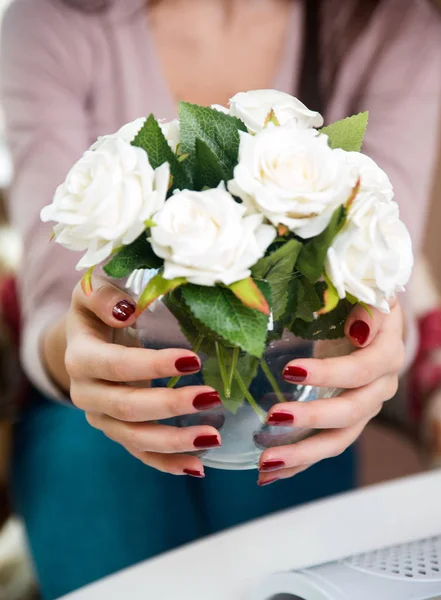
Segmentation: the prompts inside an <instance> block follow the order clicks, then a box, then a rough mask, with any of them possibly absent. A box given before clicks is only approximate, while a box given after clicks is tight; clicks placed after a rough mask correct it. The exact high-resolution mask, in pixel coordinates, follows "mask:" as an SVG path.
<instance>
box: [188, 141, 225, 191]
mask: <svg viewBox="0 0 441 600" xmlns="http://www.w3.org/2000/svg"><path fill="white" fill-rule="evenodd" d="M227 179H228V177H227V175H226V174H225V172H224V170H223V168H222V166H221V164H220V163H219V161H218V159H217V156H216V155H215V154H214V152H213V151H212V150H211V149H210V147H209V146H207V144H206V143H205V142H203V141H202V140H200V139H199V138H197V139H196V166H195V178H194V187H195V189H196V190H202V189H204V188H205V187H207V188H209V189H210V188H215V187H217V186H218V185H219V183H220V182H221V181H227Z"/></svg>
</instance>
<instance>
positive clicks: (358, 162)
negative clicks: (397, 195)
mask: <svg viewBox="0 0 441 600" xmlns="http://www.w3.org/2000/svg"><path fill="white" fill-rule="evenodd" d="M335 152H336V153H338V154H340V155H341V157H342V159H343V160H344V161H345V162H346V164H347V165H348V166H349V167H350V168H351V170H352V173H353V176H354V181H355V180H357V179H358V178H360V190H359V192H358V194H357V199H356V203H357V204H358V203H364V202H366V201H367V199H368V198H369V197H370V196H375V198H377V199H378V200H380V201H381V202H390V201H391V200H393V197H394V188H393V186H392V183H391V182H390V179H389V177H388V176H387V175H386V173H385V172H384V171H383V169H380V167H379V166H378V165H377V163H376V162H375V161H373V160H372V158H369V156H366V154H362V153H361V152H345V151H344V150H340V149H337V150H335Z"/></svg>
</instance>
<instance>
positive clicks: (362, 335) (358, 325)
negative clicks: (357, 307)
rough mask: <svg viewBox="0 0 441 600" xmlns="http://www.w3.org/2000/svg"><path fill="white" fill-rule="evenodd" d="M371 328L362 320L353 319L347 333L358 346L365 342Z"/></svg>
mask: <svg viewBox="0 0 441 600" xmlns="http://www.w3.org/2000/svg"><path fill="white" fill-rule="evenodd" d="M370 332H371V330H370V328H369V325H368V324H367V323H365V322H364V321H354V323H352V325H351V328H350V329H349V335H350V336H351V337H352V338H354V340H356V341H357V342H358V343H359V344H360V346H363V344H364V343H365V342H366V340H367V339H368V337H369V334H370Z"/></svg>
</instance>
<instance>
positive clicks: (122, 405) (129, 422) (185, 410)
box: [65, 281, 221, 477]
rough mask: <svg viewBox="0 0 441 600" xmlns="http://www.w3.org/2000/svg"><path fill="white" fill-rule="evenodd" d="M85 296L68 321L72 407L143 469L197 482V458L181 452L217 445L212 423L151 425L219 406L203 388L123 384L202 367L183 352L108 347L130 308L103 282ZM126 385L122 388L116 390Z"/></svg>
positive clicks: (76, 299)
mask: <svg viewBox="0 0 441 600" xmlns="http://www.w3.org/2000/svg"><path fill="white" fill-rule="evenodd" d="M95 286H96V289H95V291H94V292H93V293H92V294H91V295H90V296H86V295H85V294H84V293H83V291H82V289H81V286H80V284H78V285H77V286H76V288H75V290H74V293H73V296H72V304H71V308H70V310H69V313H68V318H67V327H66V329H67V348H66V354H65V366H66V370H67V373H68V375H69V378H70V394H71V399H72V402H73V404H74V405H75V406H76V407H77V408H79V409H81V410H84V411H85V413H86V419H87V421H88V422H89V423H90V425H92V427H95V428H97V429H100V430H101V431H102V432H103V433H104V434H105V435H106V436H107V437H109V438H110V439H112V440H114V441H116V442H118V443H119V444H121V445H122V446H124V448H126V449H127V450H128V451H129V452H130V453H131V454H133V456H135V457H136V458H138V459H140V460H141V461H142V462H144V463H145V464H146V465H149V466H151V467H154V468H155V469H159V470H160V471H164V472H167V473H172V474H174V475H184V474H187V475H193V476H196V477H203V474H204V470H203V465H202V463H201V461H200V459H199V458H197V457H196V456H190V455H187V454H185V453H186V452H194V451H196V450H200V449H203V448H212V447H216V446H219V445H220V444H221V438H220V434H219V432H218V431H217V430H216V429H215V428H214V427H210V426H198V427H187V428H177V427H171V426H168V425H163V424H158V423H156V421H160V420H162V419H168V418H170V417H175V416H178V415H187V414H191V413H197V412H199V411H201V410H207V409H209V408H213V407H214V406H218V405H220V403H221V402H220V398H219V395H218V394H217V392H216V391H215V390H213V389H212V388H210V387H208V386H193V387H182V388H179V389H168V388H159V387H156V388H152V387H137V386H136V385H133V384H130V383H129V382H136V381H140V382H141V381H142V382H144V385H145V382H149V381H151V380H152V379H157V378H162V377H173V376H175V375H188V374H191V373H196V372H197V371H199V369H200V361H199V358H198V357H197V355H196V354H194V353H193V352H191V351H190V350H185V349H166V350H149V349H146V348H128V347H125V346H120V345H118V344H115V343H112V339H113V331H112V329H115V328H123V327H127V326H130V325H133V323H134V321H135V303H134V301H133V299H132V298H131V297H130V296H128V295H127V294H125V293H123V292H121V291H120V290H119V289H118V288H116V287H114V286H112V285H110V284H109V283H107V282H104V281H101V282H95ZM124 383H126V384H127V385H122V384H124Z"/></svg>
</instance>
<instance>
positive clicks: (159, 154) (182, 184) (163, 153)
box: [132, 115, 191, 191]
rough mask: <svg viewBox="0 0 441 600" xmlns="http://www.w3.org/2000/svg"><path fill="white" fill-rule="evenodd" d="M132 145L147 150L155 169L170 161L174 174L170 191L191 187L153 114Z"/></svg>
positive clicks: (171, 171)
mask: <svg viewBox="0 0 441 600" xmlns="http://www.w3.org/2000/svg"><path fill="white" fill-rule="evenodd" d="M132 146H137V147H138V148H142V149H143V150H145V151H146V152H147V154H148V157H149V162H150V164H151V166H152V167H153V169H157V168H158V167H159V166H160V165H162V164H163V163H165V162H168V163H169V165H170V173H171V176H172V185H171V187H170V191H172V190H174V189H179V190H183V189H186V188H189V187H190V184H191V182H190V179H189V178H188V176H187V172H186V170H185V168H184V167H183V165H182V164H181V163H180V162H179V160H178V158H177V157H176V156H175V154H174V153H173V151H172V149H171V148H170V146H169V145H168V142H167V139H166V138H165V136H164V134H163V133H162V130H161V128H160V126H159V123H158V122H157V120H156V119H155V117H154V116H153V115H150V116H149V117H148V119H147V120H146V121H145V123H144V125H143V127H142V128H141V130H140V131H139V132H138V135H137V136H136V137H135V139H134V140H133V142H132Z"/></svg>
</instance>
